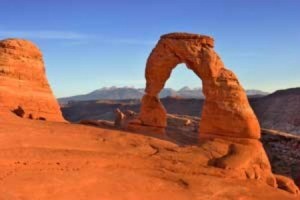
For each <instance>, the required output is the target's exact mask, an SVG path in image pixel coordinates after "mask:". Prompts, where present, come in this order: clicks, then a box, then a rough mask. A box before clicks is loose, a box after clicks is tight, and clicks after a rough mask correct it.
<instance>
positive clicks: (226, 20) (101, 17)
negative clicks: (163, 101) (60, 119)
mask: <svg viewBox="0 0 300 200" xmlns="http://www.w3.org/2000/svg"><path fill="white" fill-rule="evenodd" d="M299 10H300V1H299V0H207V1H204V0H171V1H169V0H152V1H150V0H119V1H117V0H109V1H108V0H107V1H102V0H84V1H83V0H73V1H71V0H51V1H50V0H43V1H42V0H26V1H24V0H1V7H0V19H1V20H0V39H4V38H7V37H21V38H26V39H30V40H32V41H34V42H35V43H36V44H37V45H38V46H39V47H40V49H41V50H42V51H43V54H44V59H45V63H46V69H47V76H48V79H49V81H50V84H51V86H52V89H53V91H54V93H55V94H56V96H58V97H62V96H69V95H74V94H82V93H87V92H90V91H92V90H94V89H98V88H100V87H104V86H135V87H144V85H145V82H144V69H145V63H146V59H147V57H148V55H149V53H150V52H151V50H152V48H153V47H154V45H155V42H156V41H157V40H158V39H159V36H160V35H162V34H164V33H168V32H176V31H180V32H192V33H200V34H207V35H211V36H213V37H214V38H215V41H216V42H215V49H216V51H217V52H218V53H219V54H220V56H221V58H222V60H223V61H224V63H225V65H226V66H227V67H228V68H229V69H231V70H233V71H234V72H235V73H236V74H237V75H238V77H239V79H240V82H241V83H242V84H243V86H244V88H246V89H261V90H265V91H269V92H272V91H274V90H276V89H283V88H288V87H297V86H298V87H299V86H300V11H299ZM186 85H187V86H190V87H200V86H201V81H200V80H199V79H198V78H197V77H196V75H194V74H193V73H192V72H191V71H189V70H187V68H185V66H179V67H177V68H176V69H175V70H174V72H173V73H172V77H171V78H170V79H169V80H168V82H167V85H166V87H173V88H175V89H178V88H181V87H183V86H186Z"/></svg>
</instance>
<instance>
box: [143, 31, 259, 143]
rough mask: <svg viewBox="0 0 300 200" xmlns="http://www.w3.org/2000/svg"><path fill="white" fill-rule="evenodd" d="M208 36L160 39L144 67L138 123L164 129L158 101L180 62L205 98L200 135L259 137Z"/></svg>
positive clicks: (235, 81)
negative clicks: (196, 78) (143, 93)
mask: <svg viewBox="0 0 300 200" xmlns="http://www.w3.org/2000/svg"><path fill="white" fill-rule="evenodd" d="M213 47H214V39H213V38H211V37H209V36H204V35H197V34H188V33H170V34H166V35H163V36H161V38H160V40H159V41H158V43H157V44H156V46H155V48H154V49H153V50H152V52H151V54H150V56H149V58H148V60H147V64H146V70H145V76H146V81H147V83H146V89H145V95H144V97H143V99H142V106H141V112H140V115H139V120H140V121H141V124H142V125H145V126H148V127H156V128H160V129H164V128H165V127H166V111H165V109H164V107H163V105H162V104H161V103H160V100H159V98H158V94H159V92H160V91H161V90H162V89H163V87H164V84H165V82H166V81H167V79H168V78H169V77H170V74H171V72H172V70H173V69H174V68H175V67H176V66H177V65H178V64H180V63H185V64H186V66H187V67H188V68H189V69H191V70H193V71H194V73H195V74H196V75H197V76H198V77H199V78H201V80H202V85H203V93H204V95H205V97H206V99H205V103H204V106H203V111H202V116H201V126H200V129H199V130H200V135H202V136H205V135H216V136H226V137H238V138H253V139H258V138H260V126H259V123H258V120H257V118H256V116H255V114H254V112H253V111H252V109H251V107H250V105H249V102H248V100H247V96H246V93H245V91H244V89H243V88H242V86H241V85H240V83H239V81H238V79H237V77H236V76H235V74H234V73H233V72H232V71H230V70H228V69H226V68H225V66H224V64H223V62H222V60H221V58H220V57H219V56H218V54H217V53H216V52H215V51H214V49H213Z"/></svg>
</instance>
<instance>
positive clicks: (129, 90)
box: [58, 87, 268, 104]
mask: <svg viewBox="0 0 300 200" xmlns="http://www.w3.org/2000/svg"><path fill="white" fill-rule="evenodd" d="M246 92H247V95H248V96H265V95H267V94H268V93H267V92H263V91H260V90H246ZM143 94H144V89H143V88H133V87H103V88H101V89H98V90H94V91H92V92H90V93H88V94H82V95H76V96H70V97H63V98H58V101H59V103H60V104H64V103H68V102H69V101H88V100H104V99H107V100H124V99H140V98H142V96H143ZM164 97H180V98H196V99H201V98H204V95H203V93H202V89H201V88H189V87H183V88H181V89H179V90H174V89H172V88H164V89H163V90H162V91H161V93H160V98H164Z"/></svg>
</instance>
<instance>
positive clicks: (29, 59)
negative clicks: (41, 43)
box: [0, 39, 64, 121]
mask: <svg viewBox="0 0 300 200" xmlns="http://www.w3.org/2000/svg"><path fill="white" fill-rule="evenodd" d="M0 107H2V108H5V109H9V110H11V111H13V112H15V114H17V115H18V116H20V117H24V118H31V119H43V120H49V121H64V119H63V117H62V114H61V111H60V108H59V105H58V103H57V101H56V99H55V97H54V95H53V93H52V91H51V88H50V86H49V83H48V81H47V77H46V74H45V67H44V61H43V57H42V53H41V52H40V50H39V49H38V48H37V47H36V46H35V45H34V44H33V43H31V42H29V41H26V40H21V39H7V40H2V41H0ZM20 111H22V115H20V114H19V113H20Z"/></svg>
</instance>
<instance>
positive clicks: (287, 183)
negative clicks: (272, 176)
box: [276, 175, 299, 194]
mask: <svg viewBox="0 0 300 200" xmlns="http://www.w3.org/2000/svg"><path fill="white" fill-rule="evenodd" d="M276 180H277V184H278V188H281V189H283V190H286V191H288V192H291V193H293V194H299V188H298V187H297V186H295V184H294V181H293V180H292V179H290V178H288V177H285V176H281V175H276Z"/></svg>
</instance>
